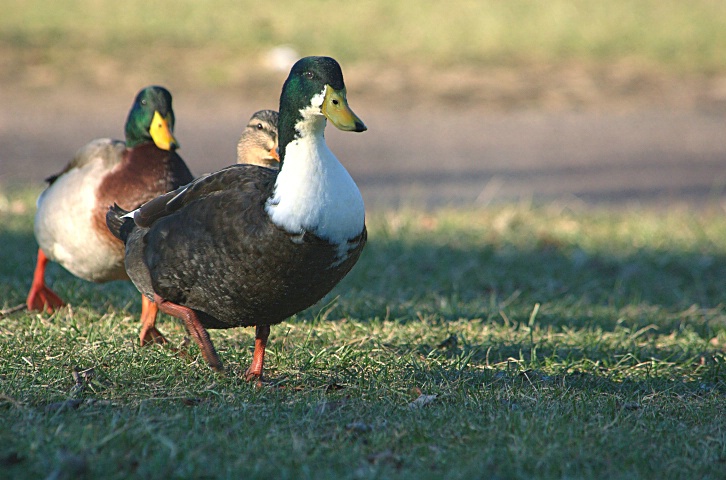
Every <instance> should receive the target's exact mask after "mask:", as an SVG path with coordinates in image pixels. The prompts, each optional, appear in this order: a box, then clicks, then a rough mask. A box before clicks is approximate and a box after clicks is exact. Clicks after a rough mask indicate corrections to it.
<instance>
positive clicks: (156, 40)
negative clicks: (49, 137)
mask: <svg viewBox="0 0 726 480" xmlns="http://www.w3.org/2000/svg"><path fill="white" fill-rule="evenodd" d="M2 11H3V15H2V16H0V51H2V53H3V56H4V57H5V60H4V63H0V64H3V65H4V66H5V67H6V68H3V74H2V75H3V77H5V78H6V79H7V78H26V79H29V81H30V82H31V83H32V82H33V81H38V82H40V83H42V84H43V83H51V84H53V83H56V82H60V81H63V80H64V79H68V78H70V79H73V80H76V81H78V80H83V79H86V80H92V81H93V82H101V83H104V84H110V85H113V84H115V83H117V82H118V80H119V78H123V77H124V76H128V75H131V74H139V75H140V74H142V73H143V74H145V75H146V76H147V77H148V76H150V75H154V74H158V73H159V72H166V73H167V78H168V79H177V80H178V81H179V82H183V81H186V82H190V83H191V84H202V85H227V86H230V85H232V86H234V85H236V84H237V82H239V81H241V79H244V78H247V77H249V76H255V75H256V74H257V73H259V72H255V70H257V69H258V68H259V66H258V64H257V63H256V59H257V58H258V57H259V55H260V54H261V53H262V52H264V51H265V50H267V49H268V48H270V47H274V46H277V45H281V44H289V45H292V46H294V47H295V48H296V49H298V51H299V52H300V53H301V54H303V55H309V54H321V53H322V54H328V55H332V56H335V57H336V58H338V59H340V60H342V61H344V62H345V63H346V64H347V65H352V64H360V63H362V64H370V65H374V66H377V67H380V68H392V67H395V68H401V67H404V66H410V65H419V66H423V67H424V68H426V69H428V70H440V69H442V68H448V67H452V66H453V67H467V68H469V67H474V68H477V67H491V66H505V67H518V66H522V65H531V64H537V65H542V64H544V65H550V66H551V65H555V66H557V65H560V64H562V65H567V64H571V63H578V64H579V63H584V64H586V65H590V64H601V63H605V64H618V63H620V62H626V63H628V64H630V65H631V66H637V68H648V67H652V68H654V69H656V70H665V71H669V72H676V73H683V72H686V73H689V72H691V73H692V72H697V73H704V72H706V73H708V72H724V71H726V4H725V3H724V2H720V1H714V0H695V1H692V2H682V1H678V0H616V1H611V2H598V1H595V0H585V1H579V2H574V3H573V2H570V1H566V0H554V1H550V2H534V1H531V0H509V1H499V0H488V1H465V0H460V1H456V2H453V3H452V2H438V3H437V2H424V3H421V2H415V1H412V0H409V1H400V2H388V1H382V0H378V1H371V2H335V1H331V0H316V1H302V0H295V1H288V2H285V5H284V6H277V5H275V4H268V5H261V4H260V3H259V2H254V1H249V0H244V1H243V0H222V1H217V2H213V3H210V2H197V1H194V0H181V1H172V0H157V1H155V2H153V3H149V2H146V1H141V0H129V1H126V2H99V1H96V0H69V1H65V2H62V3H58V2H55V3H53V2H51V3H48V2H46V1H43V0H5V1H3V2H2ZM261 75H263V76H266V75H267V73H265V72H264V71H263V72H262V73H261Z"/></svg>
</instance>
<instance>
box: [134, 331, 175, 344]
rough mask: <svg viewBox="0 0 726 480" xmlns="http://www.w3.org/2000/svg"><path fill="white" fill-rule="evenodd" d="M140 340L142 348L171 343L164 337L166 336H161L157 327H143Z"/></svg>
mask: <svg viewBox="0 0 726 480" xmlns="http://www.w3.org/2000/svg"><path fill="white" fill-rule="evenodd" d="M139 340H140V342H141V346H142V347H143V346H144V345H152V344H154V343H158V344H159V345H163V344H165V343H169V341H168V340H167V339H166V338H165V337H164V335H162V334H161V332H160V331H159V330H157V328H156V327H149V328H146V329H145V328H144V327H142V328H141V333H140V334H139Z"/></svg>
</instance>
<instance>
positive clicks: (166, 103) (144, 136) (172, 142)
mask: <svg viewBox="0 0 726 480" xmlns="http://www.w3.org/2000/svg"><path fill="white" fill-rule="evenodd" d="M173 132H174V110H172V108H171V93H169V90H167V89H166V88H164V87H159V86H151V87H146V88H144V89H143V90H141V91H140V92H139V93H138V95H136V99H135V100H134V104H133V106H132V107H131V111H130V112H129V117H128V118H127V119H126V146H127V147H128V148H133V147H136V146H138V145H142V144H144V143H148V142H154V143H155V144H156V146H157V147H159V148H161V149H162V150H173V149H175V148H179V142H177V141H176V138H174V133H173Z"/></svg>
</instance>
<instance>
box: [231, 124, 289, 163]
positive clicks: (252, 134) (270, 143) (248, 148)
mask: <svg viewBox="0 0 726 480" xmlns="http://www.w3.org/2000/svg"><path fill="white" fill-rule="evenodd" d="M277 117H278V114H277V112H276V111H274V110H260V111H259V112H255V114H254V115H252V118H250V121H249V122H248V123H247V126H246V127H245V129H244V131H243V132H242V135H241V136H240V138H239V142H238V143H237V163H248V164H252V165H260V166H263V167H268V168H280V156H279V155H278V153H277Z"/></svg>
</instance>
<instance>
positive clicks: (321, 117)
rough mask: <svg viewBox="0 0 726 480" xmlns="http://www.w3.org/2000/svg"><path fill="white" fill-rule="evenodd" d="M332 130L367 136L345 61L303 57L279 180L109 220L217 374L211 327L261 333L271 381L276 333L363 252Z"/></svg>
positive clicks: (201, 189) (192, 190)
mask: <svg viewBox="0 0 726 480" xmlns="http://www.w3.org/2000/svg"><path fill="white" fill-rule="evenodd" d="M328 120H330V121H331V122H332V123H333V125H335V126H336V127H338V128H339V129H341V130H344V131H355V132H362V131H364V130H366V127H365V125H364V124H363V122H362V121H361V120H360V119H359V118H358V117H357V116H356V115H355V114H354V113H353V112H352V110H351V109H350V108H349V106H348V102H347V99H346V90H345V84H344V82H343V74H342V72H341V69H340V66H339V65H338V62H336V61H335V60H334V59H332V58H329V57H306V58H303V59H301V60H299V61H298V62H297V63H296V64H295V65H294V66H293V67H292V70H291V71H290V75H289V76H288V78H287V80H286V81H285V84H284V86H283V89H282V95H281V96H280V116H279V144H280V170H279V171H276V170H272V169H268V168H262V167H259V166H253V165H233V166H231V167H227V168H224V169H222V170H220V171H218V172H215V173H212V174H210V175H206V176H203V177H201V178H199V179H197V180H196V181H194V182H193V183H191V184H189V185H187V186H186V187H181V188H179V189H177V190H176V191H174V192H170V193H168V194H166V195H163V196H161V197H159V198H157V199H155V200H152V201H151V202H149V203H147V204H146V205H144V206H142V207H141V208H139V209H137V210H135V211H133V212H127V211H126V210H125V209H121V208H116V207H115V208H112V209H110V210H109V213H108V215H107V217H106V221H107V222H108V225H109V228H110V230H111V231H112V232H113V233H114V234H115V235H117V236H118V237H119V238H121V239H122V240H123V241H124V242H125V243H126V270H127V272H128V274H129V276H130V277H131V279H132V281H133V282H134V283H135V284H136V287H137V288H138V289H139V290H140V291H141V293H142V294H144V295H146V297H147V298H148V299H150V300H153V301H154V302H156V303H157V304H158V306H159V309H160V310H161V311H163V312H166V313H168V314H170V315H173V316H175V317H177V318H179V319H181V320H182V321H183V322H184V325H185V326H186V328H187V330H188V331H189V333H190V334H191V335H192V337H193V338H194V339H195V341H196V342H197V344H198V345H199V347H200V349H201V352H202V355H203V357H204V359H205V360H206V361H207V362H208V364H209V365H210V366H211V367H212V368H213V369H215V370H221V369H222V363H221V361H220V359H219V357H218V355H217V353H216V351H215V349H214V346H213V345H212V342H211V341H210V339H209V335H208V333H207V330H206V329H207V328H212V329H214V328H231V327H238V326H255V327H256V333H255V337H256V339H255V352H254V355H253V360H252V365H251V366H250V368H249V369H248V370H247V374H246V377H247V379H248V380H251V379H255V378H260V376H261V375H262V370H263V363H264V354H265V346H266V344H267V338H268V336H269V333H270V325H274V324H277V323H279V322H281V321H283V320H285V319H286V318H288V317H290V316H291V315H293V314H295V313H297V312H299V311H301V310H303V309H305V308H307V307H309V306H311V305H312V304H314V303H315V302H317V301H318V300H320V299H321V298H322V297H323V296H324V295H325V294H327V293H328V292H329V291H330V290H331V289H332V288H333V287H334V286H335V285H336V284H337V283H338V282H339V281H340V280H341V279H342V278H343V277H344V276H345V275H346V274H347V273H348V272H349V271H350V269H351V268H353V265H354V264H355V263H356V262H357V260H358V257H359V256H360V254H361V251H362V250H363V246H364V245H365V242H366V227H365V209H364V206H363V199H362V197H361V194H360V191H359V190H358V187H357V186H356V184H355V182H354V181H353V179H352V178H351V176H350V175H349V174H348V172H347V171H346V169H345V168H344V167H343V165H342V164H341V163H340V162H339V161H338V159H337V158H336V157H335V155H334V154H333V153H332V152H331V151H330V149H329V148H328V146H327V145H326V143H325V137H324V131H325V126H326V123H327V121H328Z"/></svg>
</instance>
